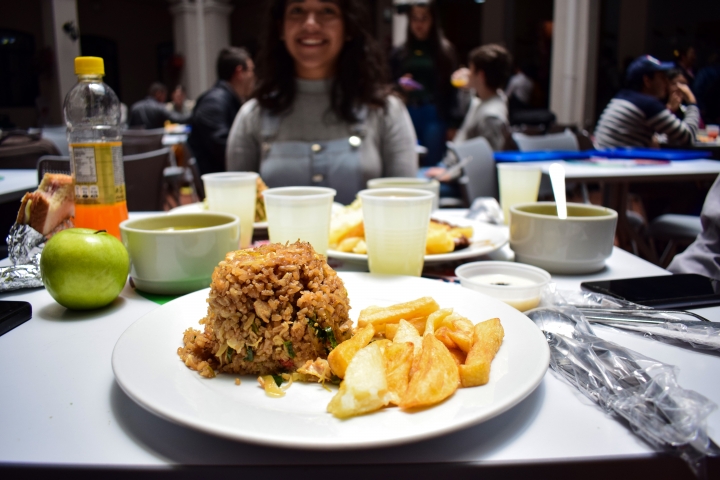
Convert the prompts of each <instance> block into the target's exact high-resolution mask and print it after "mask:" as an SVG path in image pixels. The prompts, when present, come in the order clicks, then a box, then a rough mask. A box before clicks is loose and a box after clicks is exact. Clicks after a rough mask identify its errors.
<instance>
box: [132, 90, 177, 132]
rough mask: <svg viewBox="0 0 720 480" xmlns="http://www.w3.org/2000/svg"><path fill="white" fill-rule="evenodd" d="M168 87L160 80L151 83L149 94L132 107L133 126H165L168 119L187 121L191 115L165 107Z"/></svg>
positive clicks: (171, 120)
mask: <svg viewBox="0 0 720 480" xmlns="http://www.w3.org/2000/svg"><path fill="white" fill-rule="evenodd" d="M166 101H167V87H165V85H163V84H162V83H160V82H155V83H153V84H152V85H150V89H149V90H148V96H147V97H145V98H144V99H142V100H140V101H139V102H135V103H133V105H132V107H130V119H129V123H130V126H131V127H144V128H148V129H151V128H163V127H164V126H165V122H166V121H170V122H172V123H187V122H188V120H190V116H189V115H183V114H182V113H178V112H175V111H169V110H168V109H167V108H166V107H165V102H166Z"/></svg>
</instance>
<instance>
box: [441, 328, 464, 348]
mask: <svg viewBox="0 0 720 480" xmlns="http://www.w3.org/2000/svg"><path fill="white" fill-rule="evenodd" d="M450 333H452V332H451V331H450V329H449V328H448V327H444V326H443V327H440V328H438V329H437V331H436V332H435V337H436V338H437V339H438V340H440V341H441V342H442V343H443V345H445V346H446V347H447V348H448V349H458V350H459V347H458V346H457V344H456V343H455V342H454V341H453V339H452V338H451V337H450Z"/></svg>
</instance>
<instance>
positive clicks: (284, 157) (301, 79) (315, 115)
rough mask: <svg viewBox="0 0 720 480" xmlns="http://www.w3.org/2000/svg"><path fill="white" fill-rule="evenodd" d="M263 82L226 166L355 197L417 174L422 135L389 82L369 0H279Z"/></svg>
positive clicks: (270, 180) (273, 8)
mask: <svg viewBox="0 0 720 480" xmlns="http://www.w3.org/2000/svg"><path fill="white" fill-rule="evenodd" d="M267 15H268V16H267V25H266V28H265V37H264V40H263V45H262V47H261V51H260V54H259V56H258V64H257V82H258V83H257V88H256V90H255V92H254V95H253V97H254V98H253V99H252V100H250V101H249V102H247V103H246V104H245V105H243V106H242V108H241V109H240V113H238V115H237V117H236V119H235V122H234V123H233V126H232V129H231V131H230V137H229V139H228V149H227V167H228V170H240V171H255V172H259V173H260V176H261V177H262V179H263V180H264V181H265V183H267V185H268V186H270V187H280V186H291V185H312V186H324V187H331V188H334V189H336V190H337V196H336V197H335V198H336V200H337V201H338V202H341V203H346V204H347V203H350V202H352V201H353V200H354V199H355V195H356V193H357V192H358V191H359V190H361V189H363V188H365V185H366V182H367V181H368V180H370V179H372V178H376V177H383V176H387V177H414V176H415V174H416V173H417V154H416V152H415V145H416V137H415V132H414V130H413V126H412V123H411V120H410V117H409V115H408V112H407V110H406V108H405V105H404V104H403V103H402V101H401V100H400V99H399V98H397V97H395V96H393V95H392V94H391V90H390V89H389V88H388V84H387V80H386V79H387V75H386V71H385V65H386V64H385V61H384V59H383V55H382V51H381V50H380V47H379V45H378V44H377V42H376V41H375V40H374V39H373V37H372V36H371V35H370V33H369V31H368V27H367V17H366V11H365V2H364V1H363V0H340V1H337V2H330V1H327V0H292V1H287V0H273V1H272V2H271V4H270V9H269V11H268V14H267Z"/></svg>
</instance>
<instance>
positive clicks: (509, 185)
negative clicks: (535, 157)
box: [497, 163, 542, 225]
mask: <svg viewBox="0 0 720 480" xmlns="http://www.w3.org/2000/svg"><path fill="white" fill-rule="evenodd" d="M497 171H498V185H499V187H500V206H501V207H502V210H503V217H504V221H505V225H508V224H509V223H510V207H512V206H513V205H517V204H519V203H531V202H537V199H538V193H539V192H540V178H541V176H542V172H541V171H540V167H538V166H537V165H532V164H528V163H498V164H497Z"/></svg>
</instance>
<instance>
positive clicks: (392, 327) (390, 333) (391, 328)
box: [385, 323, 400, 340]
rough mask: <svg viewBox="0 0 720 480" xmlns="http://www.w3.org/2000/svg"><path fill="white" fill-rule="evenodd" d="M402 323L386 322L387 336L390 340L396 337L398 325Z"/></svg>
mask: <svg viewBox="0 0 720 480" xmlns="http://www.w3.org/2000/svg"><path fill="white" fill-rule="evenodd" d="M399 326H400V324H398V323H386V324H385V338H387V339H389V340H394V339H395V334H396V333H397V331H398V327H399Z"/></svg>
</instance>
